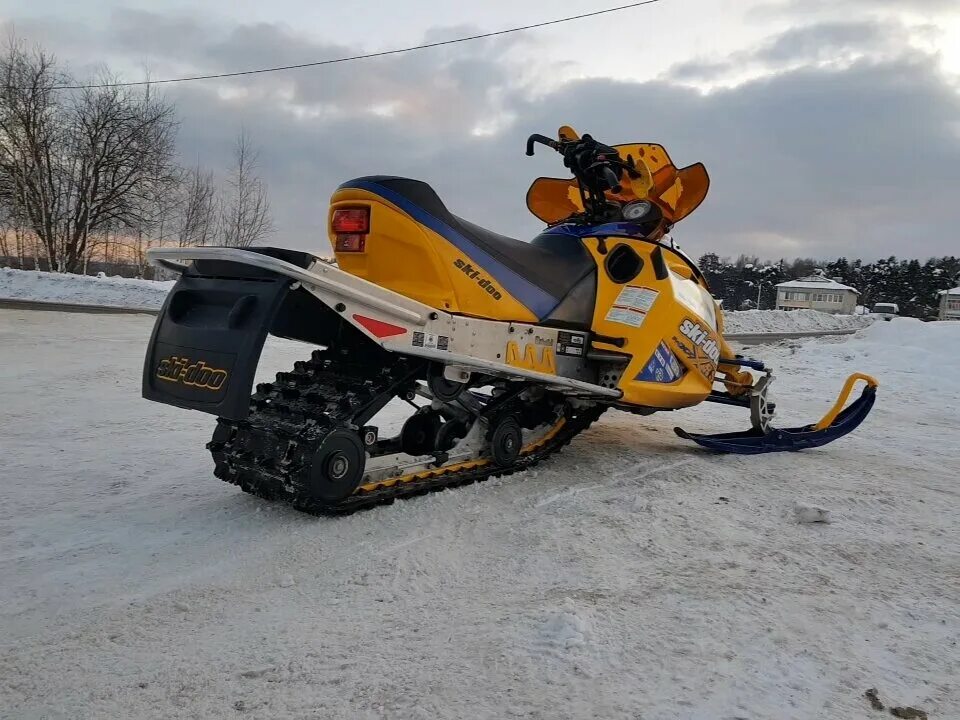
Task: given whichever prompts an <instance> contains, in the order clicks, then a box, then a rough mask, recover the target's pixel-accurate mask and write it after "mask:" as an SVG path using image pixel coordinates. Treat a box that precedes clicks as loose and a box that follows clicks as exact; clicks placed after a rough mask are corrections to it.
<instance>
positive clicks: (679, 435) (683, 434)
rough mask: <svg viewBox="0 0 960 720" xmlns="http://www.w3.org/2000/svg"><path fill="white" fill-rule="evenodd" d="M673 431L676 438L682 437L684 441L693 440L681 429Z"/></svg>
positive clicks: (677, 428) (676, 428)
mask: <svg viewBox="0 0 960 720" xmlns="http://www.w3.org/2000/svg"><path fill="white" fill-rule="evenodd" d="M673 431H674V432H675V433H676V434H677V437H682V438H683V439H684V440H693V436H692V435H691V434H690V433H688V432H687V431H686V430H684V429H683V428H682V427H674V428H673Z"/></svg>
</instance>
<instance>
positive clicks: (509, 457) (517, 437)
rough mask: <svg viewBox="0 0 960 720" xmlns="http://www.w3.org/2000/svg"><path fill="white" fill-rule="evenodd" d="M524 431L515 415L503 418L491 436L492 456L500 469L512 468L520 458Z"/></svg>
mask: <svg viewBox="0 0 960 720" xmlns="http://www.w3.org/2000/svg"><path fill="white" fill-rule="evenodd" d="M522 447H523V431H522V430H521V429H520V423H518V422H517V419H516V418H515V417H514V416H513V415H507V416H506V417H505V418H503V419H502V420H501V421H500V423H499V424H498V425H497V427H496V428H495V429H494V431H493V432H492V433H491V434H490V454H491V455H492V457H493V462H494V463H495V464H497V465H499V466H500V467H510V466H511V465H513V464H514V463H515V462H516V461H517V458H518V457H520V449H521V448H522Z"/></svg>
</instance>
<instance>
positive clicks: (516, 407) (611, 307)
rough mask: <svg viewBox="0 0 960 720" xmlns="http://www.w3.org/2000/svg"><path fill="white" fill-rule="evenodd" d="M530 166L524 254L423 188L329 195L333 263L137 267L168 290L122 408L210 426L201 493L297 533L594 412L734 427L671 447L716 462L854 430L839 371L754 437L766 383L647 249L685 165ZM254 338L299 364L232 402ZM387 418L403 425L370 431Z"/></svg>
mask: <svg viewBox="0 0 960 720" xmlns="http://www.w3.org/2000/svg"><path fill="white" fill-rule="evenodd" d="M538 144H540V145H543V146H545V147H547V148H549V149H552V150H555V151H556V152H557V153H559V154H560V156H561V157H562V158H563V164H564V166H565V167H566V168H567V169H568V170H569V171H570V174H572V176H573V177H571V178H539V179H537V180H535V181H534V182H533V184H532V185H531V186H530V189H529V191H528V193H527V206H528V207H529V209H530V210H531V212H532V213H533V214H534V215H535V216H536V217H538V218H539V219H540V220H541V221H543V222H544V223H546V227H545V229H544V230H543V231H542V232H541V233H540V234H539V235H538V236H537V237H535V238H534V239H533V240H531V241H530V242H524V241H521V240H515V239H513V238H510V237H506V236H503V235H499V234H497V233H494V232H491V231H489V230H486V229H484V228H482V227H480V226H479V225H475V224H474V223H472V222H468V221H467V220H464V219H463V218H461V217H459V216H457V215H454V214H453V213H452V212H451V211H450V210H449V209H448V208H447V207H446V205H445V204H444V203H443V202H442V201H441V199H440V198H439V197H438V195H437V193H436V192H434V190H433V189H432V188H431V187H430V186H429V185H428V184H427V183H424V182H421V181H418V180H411V179H407V178H401V177H388V176H370V177H361V178H358V179H355V180H350V181H349V182H345V183H343V184H342V185H341V186H340V187H339V188H338V189H337V190H336V192H335V193H334V194H333V197H332V200H331V203H330V207H329V214H328V218H327V224H328V232H329V236H330V242H331V245H332V246H333V249H334V252H335V256H336V261H335V263H333V262H331V261H324V260H323V259H322V258H320V257H318V256H315V255H313V254H311V253H307V252H301V251H296V250H288V249H279V248H271V247H249V248H246V249H238V248H232V247H190V248H175V249H169V248H165V249H153V250H150V251H149V253H148V255H149V259H150V261H151V262H153V263H155V264H158V265H160V266H162V267H164V268H166V269H168V270H171V271H174V272H176V273H177V274H179V280H178V281H177V283H176V285H175V287H174V288H173V289H172V290H171V292H170V294H169V296H168V297H167V299H166V302H165V304H164V306H163V309H162V311H161V312H160V315H159V317H158V319H157V321H156V325H155V327H154V330H153V334H152V337H151V339H150V344H149V348H148V350H147V355H146V360H145V364H144V371H143V395H144V397H146V398H147V399H150V400H155V401H159V402H162V403H166V404H169V405H174V406H178V407H181V408H189V409H193V410H200V411H203V412H207V413H210V414H213V415H216V416H217V418H218V419H217V424H216V429H215V430H214V433H213V438H212V440H211V441H210V442H209V443H208V445H207V447H208V448H209V450H210V451H211V453H212V455H213V461H214V466H215V469H214V473H215V475H216V476H217V477H219V478H220V479H222V480H225V481H227V482H229V483H233V484H236V485H238V486H240V487H241V488H242V489H243V490H245V491H247V492H250V493H253V494H256V495H259V496H261V497H264V498H268V499H284V500H287V501H289V502H291V503H292V504H293V505H294V506H295V507H297V508H299V509H301V510H304V511H307V512H311V513H345V512H351V511H354V510H357V509H360V508H366V507H370V506H373V505H377V504H381V503H385V502H390V501H392V500H395V499H397V498H400V497H407V496H411V495H417V494H421V493H425V492H429V491H433V490H438V489H443V488H447V487H451V486H456V485H462V484H464V483H470V482H475V481H478V480H483V479H486V478H489V477H492V476H498V475H504V474H508V473H512V472H516V471H518V470H522V469H525V468H529V467H531V466H532V465H534V464H535V463H537V462H539V461H541V460H543V459H544V458H546V457H547V456H549V455H551V454H552V453H555V452H557V451H558V450H560V449H561V448H562V447H563V446H564V445H566V444H567V443H569V442H570V441H571V440H572V439H573V438H574V437H576V435H577V434H579V433H581V432H583V431H584V430H585V429H586V428H587V427H589V426H590V424H591V423H593V422H594V421H595V420H597V418H599V417H600V415H601V414H602V413H603V412H604V411H605V410H607V409H608V408H617V409H619V410H625V411H628V412H632V413H638V414H640V415H647V414H650V413H654V412H658V411H665V410H675V409H678V408H686V407H691V406H694V405H697V404H699V403H701V402H704V401H708V402H715V403H722V404H725V405H731V406H734V407H738V408H743V409H745V410H748V411H749V413H750V418H751V428H750V429H749V430H747V431H745V432H737V433H725V434H720V435H709V434H694V433H688V432H686V431H684V430H681V429H679V428H677V430H676V432H677V433H678V434H679V435H680V436H681V437H683V438H686V439H689V440H692V441H693V442H695V443H698V444H699V445H701V446H703V447H705V448H708V449H710V450H713V451H718V452H728V453H762V452H771V451H778V450H799V449H804V448H812V447H817V446H820V445H823V444H825V443H828V442H831V441H832V440H835V439H837V438H838V437H840V436H842V435H844V434H846V433H848V432H850V431H851V430H852V429H854V428H855V427H856V426H857V425H859V424H860V422H861V421H862V420H863V419H864V418H865V417H866V415H867V413H869V411H870V409H871V407H872V405H873V403H874V399H875V395H876V387H877V383H876V381H875V380H874V379H873V378H871V377H869V376H866V375H863V374H859V373H858V374H855V375H852V376H851V377H850V378H849V379H848V381H847V383H846V385H845V386H844V388H843V391H842V392H841V395H840V397H839V398H838V400H837V402H836V404H835V405H834V407H833V408H832V409H831V411H830V412H828V413H827V415H826V416H825V417H824V418H823V419H822V420H821V421H820V422H818V423H816V424H812V425H808V426H804V427H798V428H792V429H778V428H775V427H774V426H773V425H772V424H771V418H772V415H773V411H774V405H773V403H772V402H769V401H768V391H769V387H770V381H771V380H772V374H771V371H770V369H768V368H767V367H766V366H765V365H764V364H763V363H762V362H759V361H756V360H751V359H748V358H745V357H743V356H742V355H740V354H738V353H737V352H736V351H735V350H734V349H733V348H731V346H730V345H729V344H728V343H727V342H726V341H725V340H724V337H723V314H722V312H721V309H720V307H719V305H718V303H717V302H716V301H715V300H714V299H713V297H712V296H711V295H710V291H709V288H708V286H707V282H706V280H705V279H704V276H703V274H702V273H701V272H700V270H699V269H698V268H697V266H696V264H695V263H693V262H692V261H691V260H690V258H688V257H687V256H686V255H685V254H684V253H683V252H682V251H681V250H680V249H679V248H678V247H677V246H676V245H675V243H674V242H673V241H672V239H671V237H670V235H669V234H668V233H669V231H670V230H671V228H672V227H673V226H674V225H675V224H676V223H677V222H679V221H680V220H682V219H683V218H685V217H687V216H688V215H690V213H692V212H693V211H694V210H695V209H696V208H697V207H698V206H699V205H700V204H701V202H702V201H703V199H704V197H705V196H706V194H707V189H708V187H709V178H708V175H707V171H706V169H705V168H704V166H703V165H702V164H699V163H698V164H695V165H690V166H688V167H684V168H681V169H678V168H677V167H676V166H675V165H674V164H673V161H672V160H671V159H670V156H669V155H668V154H667V152H666V150H665V149H664V148H663V147H662V146H660V145H656V144H650V143H634V144H626V145H614V146H610V145H605V144H603V143H601V142H598V141H597V140H595V139H593V138H592V137H591V136H590V135H586V134H585V135H583V136H582V137H581V136H579V135H578V134H577V133H576V132H575V131H574V130H573V129H572V128H569V127H566V126H564V127H563V128H561V129H560V131H559V133H558V139H556V140H554V139H552V138H549V137H546V136H544V135H539V134H535V135H531V136H530V138H529V139H528V141H527V146H526V152H527V155H533V153H534V149H535V146H536V145H538ZM268 334H270V335H274V336H277V337H282V338H290V339H294V340H299V341H303V342H304V343H309V344H311V345H313V346H315V347H316V349H315V350H313V352H312V355H311V356H310V357H309V358H307V359H305V360H303V361H300V362H297V363H296V364H295V365H294V367H293V368H292V369H291V370H290V371H288V372H281V373H279V374H277V376H276V380H275V381H274V382H268V383H261V384H258V385H257V386H256V388H255V389H254V388H253V383H254V374H255V371H256V368H257V364H258V362H259V358H260V354H261V350H262V347H263V345H264V342H265V339H266V337H267V335H268ZM755 373H756V375H755ZM861 380H862V381H864V382H865V387H864V389H863V391H862V393H861V394H860V396H859V397H858V398H857V399H856V400H854V401H853V402H851V403H850V405H849V406H848V407H846V408H844V405H845V403H846V400H847V398H848V396H849V395H850V393H851V392H852V390H853V388H854V386H855V385H856V383H857V382H858V381H861ZM251 393H252V396H251ZM397 403H407V404H408V405H409V408H410V411H409V412H410V414H409V417H407V418H406V420H405V422H404V423H403V424H402V427H400V428H399V429H396V428H394V430H393V431H392V432H382V430H381V428H382V426H383V423H381V422H380V421H379V420H378V416H381V417H382V415H381V413H382V411H384V409H385V408H386V407H387V406H388V404H392V405H391V407H393V408H396V405H397ZM394 414H395V413H394Z"/></svg>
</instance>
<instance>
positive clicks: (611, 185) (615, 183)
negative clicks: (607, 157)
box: [600, 165, 623, 193]
mask: <svg viewBox="0 0 960 720" xmlns="http://www.w3.org/2000/svg"><path fill="white" fill-rule="evenodd" d="M600 172H601V173H603V179H604V180H606V182H607V189H608V190H611V191H612V192H615V193H618V192H620V191H621V190H623V186H622V185H621V184H620V177H619V175H617V173H615V172H614V171H613V170H612V169H611V167H610V166H609V165H604V166H602V167H601V168H600Z"/></svg>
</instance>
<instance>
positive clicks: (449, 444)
mask: <svg viewBox="0 0 960 720" xmlns="http://www.w3.org/2000/svg"><path fill="white" fill-rule="evenodd" d="M469 430H470V428H468V427H467V425H466V423H463V422H461V421H460V420H450V421H448V422H445V423H444V424H443V427H441V428H440V430H439V431H438V432H437V442H436V445H437V450H442V451H447V450H452V449H453V447H454V446H455V445H456V444H457V442H458V441H459V440H460V439H461V438H463V437H466V435H467V433H468V432H469Z"/></svg>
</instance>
